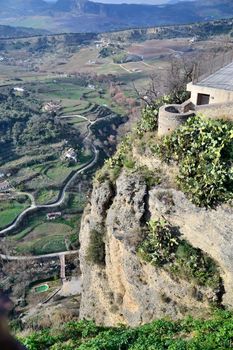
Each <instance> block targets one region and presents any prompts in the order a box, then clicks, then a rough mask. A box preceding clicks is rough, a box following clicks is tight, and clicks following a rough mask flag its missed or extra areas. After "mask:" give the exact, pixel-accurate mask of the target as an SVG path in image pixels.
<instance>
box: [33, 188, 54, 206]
mask: <svg viewBox="0 0 233 350" xmlns="http://www.w3.org/2000/svg"><path fill="white" fill-rule="evenodd" d="M57 196H58V191H55V190H47V189H41V190H39V191H38V192H37V193H36V197H35V199H36V203H37V204H47V203H49V202H52V201H54V200H56V198H57Z"/></svg>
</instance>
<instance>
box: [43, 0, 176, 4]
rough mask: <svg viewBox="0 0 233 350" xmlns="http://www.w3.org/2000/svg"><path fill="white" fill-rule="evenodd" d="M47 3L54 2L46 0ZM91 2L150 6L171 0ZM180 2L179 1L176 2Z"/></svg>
mask: <svg viewBox="0 0 233 350" xmlns="http://www.w3.org/2000/svg"><path fill="white" fill-rule="evenodd" d="M46 1H47V2H56V0H46ZM91 1H93V2H102V3H105V4H122V3H125V4H151V5H160V4H167V3H168V2H171V0H91ZM177 1H180V0H177Z"/></svg>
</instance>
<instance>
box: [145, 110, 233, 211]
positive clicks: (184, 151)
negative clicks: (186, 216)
mask: <svg viewBox="0 0 233 350" xmlns="http://www.w3.org/2000/svg"><path fill="white" fill-rule="evenodd" d="M152 151H153V152H155V154H157V155H159V156H160V157H161V158H162V159H163V160H164V161H166V162H171V161H176V162H177V163H178V164H179V175H178V179H177V181H178V185H179V187H180V189H181V190H182V191H183V192H184V193H186V194H187V196H188V197H189V198H190V199H191V200H192V202H193V203H194V204H196V205H198V206H204V207H213V206H215V205H217V204H219V203H222V202H225V201H228V200H229V199H232V198H233V166H232V165H233V124H232V123H230V122H226V121H223V120H210V119H205V118H204V117H202V116H197V117H192V118H190V119H189V120H188V121H187V123H186V124H184V125H183V126H181V127H180V128H179V129H177V130H176V131H175V132H173V133H172V134H171V135H169V136H166V137H164V138H163V139H162V141H161V143H160V144H157V145H156V146H153V148H152Z"/></svg>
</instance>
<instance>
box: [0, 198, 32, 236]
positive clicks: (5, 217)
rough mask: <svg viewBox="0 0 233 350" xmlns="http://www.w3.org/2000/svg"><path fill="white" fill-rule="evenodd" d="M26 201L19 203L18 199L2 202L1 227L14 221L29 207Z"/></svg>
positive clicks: (0, 210)
mask: <svg viewBox="0 0 233 350" xmlns="http://www.w3.org/2000/svg"><path fill="white" fill-rule="evenodd" d="M27 206H28V205H27V204H26V203H19V202H18V201H17V200H7V201H1V202H0V229H3V228H4V227H6V226H7V225H9V224H10V223H12V222H13V221H14V220H15V219H16V218H17V216H18V215H19V214H20V213H21V212H22V211H23V210H24V209H25V208H27Z"/></svg>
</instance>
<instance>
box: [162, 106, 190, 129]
mask: <svg viewBox="0 0 233 350" xmlns="http://www.w3.org/2000/svg"><path fill="white" fill-rule="evenodd" d="M186 110H187V103H185V104H184V105H165V106H162V107H161V108H160V110H159V119H158V135H159V136H163V135H167V134H169V133H171V132H172V131H174V130H175V129H177V128H178V127H179V126H180V125H182V124H184V123H185V122H186V121H187V119H188V118H190V117H191V116H194V115H195V113H194V111H188V112H186Z"/></svg>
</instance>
